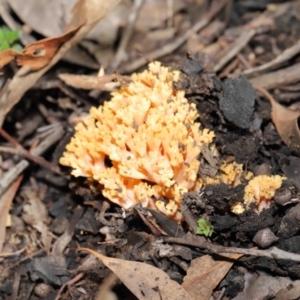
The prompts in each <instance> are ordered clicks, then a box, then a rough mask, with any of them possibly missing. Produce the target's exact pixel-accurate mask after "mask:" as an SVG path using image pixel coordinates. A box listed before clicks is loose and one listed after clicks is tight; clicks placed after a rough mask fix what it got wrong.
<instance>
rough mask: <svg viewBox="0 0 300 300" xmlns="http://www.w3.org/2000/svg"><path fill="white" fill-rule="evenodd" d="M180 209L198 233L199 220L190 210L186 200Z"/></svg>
mask: <svg viewBox="0 0 300 300" xmlns="http://www.w3.org/2000/svg"><path fill="white" fill-rule="evenodd" d="M180 210H181V213H182V215H183V216H184V219H185V220H186V222H187V223H188V224H189V226H190V227H191V229H192V230H193V232H194V233H196V232H197V228H198V225H197V221H196V219H195V217H194V215H193V214H192V212H191V211H190V210H189V208H188V206H187V205H186V203H184V202H182V203H181V205H180Z"/></svg>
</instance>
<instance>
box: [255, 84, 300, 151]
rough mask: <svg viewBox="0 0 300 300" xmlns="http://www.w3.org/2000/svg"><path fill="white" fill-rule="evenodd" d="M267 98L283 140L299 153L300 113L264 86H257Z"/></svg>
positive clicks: (274, 121) (273, 119)
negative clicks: (283, 102)
mask: <svg viewBox="0 0 300 300" xmlns="http://www.w3.org/2000/svg"><path fill="white" fill-rule="evenodd" d="M257 90H258V91H260V92H261V93H262V94H264V96H266V97H267V99H268V100H269V101H270V102H271V106H272V115H271V116H272V121H273V123H274V125H275V127H276V129H277V132H278V134H279V135H280V137H281V139H282V140H283V142H284V143H285V144H286V145H287V146H288V147H289V148H290V149H291V150H293V151H295V152H296V153H297V154H300V131H299V126H298V124H299V123H298V122H299V121H300V119H299V116H300V113H299V112H297V111H294V110H291V109H288V108H286V107H284V106H282V105H281V104H279V103H278V102H276V100H275V99H274V98H273V97H272V95H271V94H270V93H269V92H267V91H266V90H265V89H263V88H257Z"/></svg>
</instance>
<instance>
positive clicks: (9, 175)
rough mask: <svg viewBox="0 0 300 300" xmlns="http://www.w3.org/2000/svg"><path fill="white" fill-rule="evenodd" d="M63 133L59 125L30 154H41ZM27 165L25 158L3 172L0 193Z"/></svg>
mask: <svg viewBox="0 0 300 300" xmlns="http://www.w3.org/2000/svg"><path fill="white" fill-rule="evenodd" d="M63 134H64V131H63V128H62V127H61V126H59V127H57V128H55V131H54V132H53V133H52V134H50V135H49V136H48V137H47V138H46V139H45V140H43V141H42V142H41V143H40V144H39V145H38V146H37V147H36V148H35V149H33V150H32V151H31V152H30V154H31V155H41V154H42V153H44V152H45V151H46V150H47V149H48V148H49V147H51V146H52V145H53V144H55V143H56V142H58V141H59V140H61V138H62V136H63ZM28 166H29V162H28V161H27V160H25V159H23V160H21V161H20V162H19V163H18V164H17V165H15V166H14V167H13V168H12V169H10V170H9V171H7V172H6V173H4V175H3V176H2V177H1V178H0V195H2V194H3V192H4V191H5V190H6V189H7V188H8V187H9V186H10V185H11V184H12V182H14V181H15V180H16V178H17V177H18V176H19V175H20V174H21V173H22V172H23V171H24V170H25V169H26V168H27V167H28Z"/></svg>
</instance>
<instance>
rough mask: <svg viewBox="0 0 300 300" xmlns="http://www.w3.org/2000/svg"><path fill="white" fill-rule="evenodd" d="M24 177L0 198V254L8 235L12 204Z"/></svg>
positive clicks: (20, 177) (19, 178)
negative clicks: (8, 219) (7, 228)
mask: <svg viewBox="0 0 300 300" xmlns="http://www.w3.org/2000/svg"><path fill="white" fill-rule="evenodd" d="M22 178H23V176H19V177H18V179H17V180H16V181H15V182H14V183H13V184H12V185H11V186H10V187H9V188H8V189H7V190H6V191H5V192H4V193H3V194H2V196H1V197H0V253H1V252H2V250H3V245H4V241H5V233H6V221H7V217H8V213H9V210H10V207H11V203H12V201H13V199H14V197H15V194H16V192H17V190H18V188H19V186H20V183H21V181H22Z"/></svg>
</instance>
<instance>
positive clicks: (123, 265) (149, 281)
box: [79, 248, 199, 300]
mask: <svg viewBox="0 0 300 300" xmlns="http://www.w3.org/2000/svg"><path fill="white" fill-rule="evenodd" d="M79 251H86V252H89V253H91V254H93V255H95V256H96V257H98V258H99V259H100V260H101V261H102V262H103V264H104V265H106V267H108V268H109V269H110V270H111V271H113V272H114V273H115V274H116V275H117V276H118V277H119V279H120V280H121V281H122V282H123V283H124V284H125V285H126V286H127V288H128V289H129V290H130V291H131V292H132V293H133V294H134V295H135V296H136V297H137V298H138V299H139V300H149V299H151V300H167V299H168V300H177V299H178V300H182V299H184V300H192V299H193V298H191V297H190V296H189V294H188V293H187V292H186V291H185V290H184V289H183V288H182V287H181V286H180V285H179V284H178V283H177V282H175V281H173V280H171V279H170V278H169V276H168V275H167V274H166V273H165V272H163V271H162V270H160V269H158V268H155V267H153V266H151V265H148V264H145V263H141V262H135V261H127V260H122V259H117V258H111V257H106V256H104V255H102V254H99V253H97V252H96V251H93V250H91V249H87V248H79ZM197 299H199V298H197Z"/></svg>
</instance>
